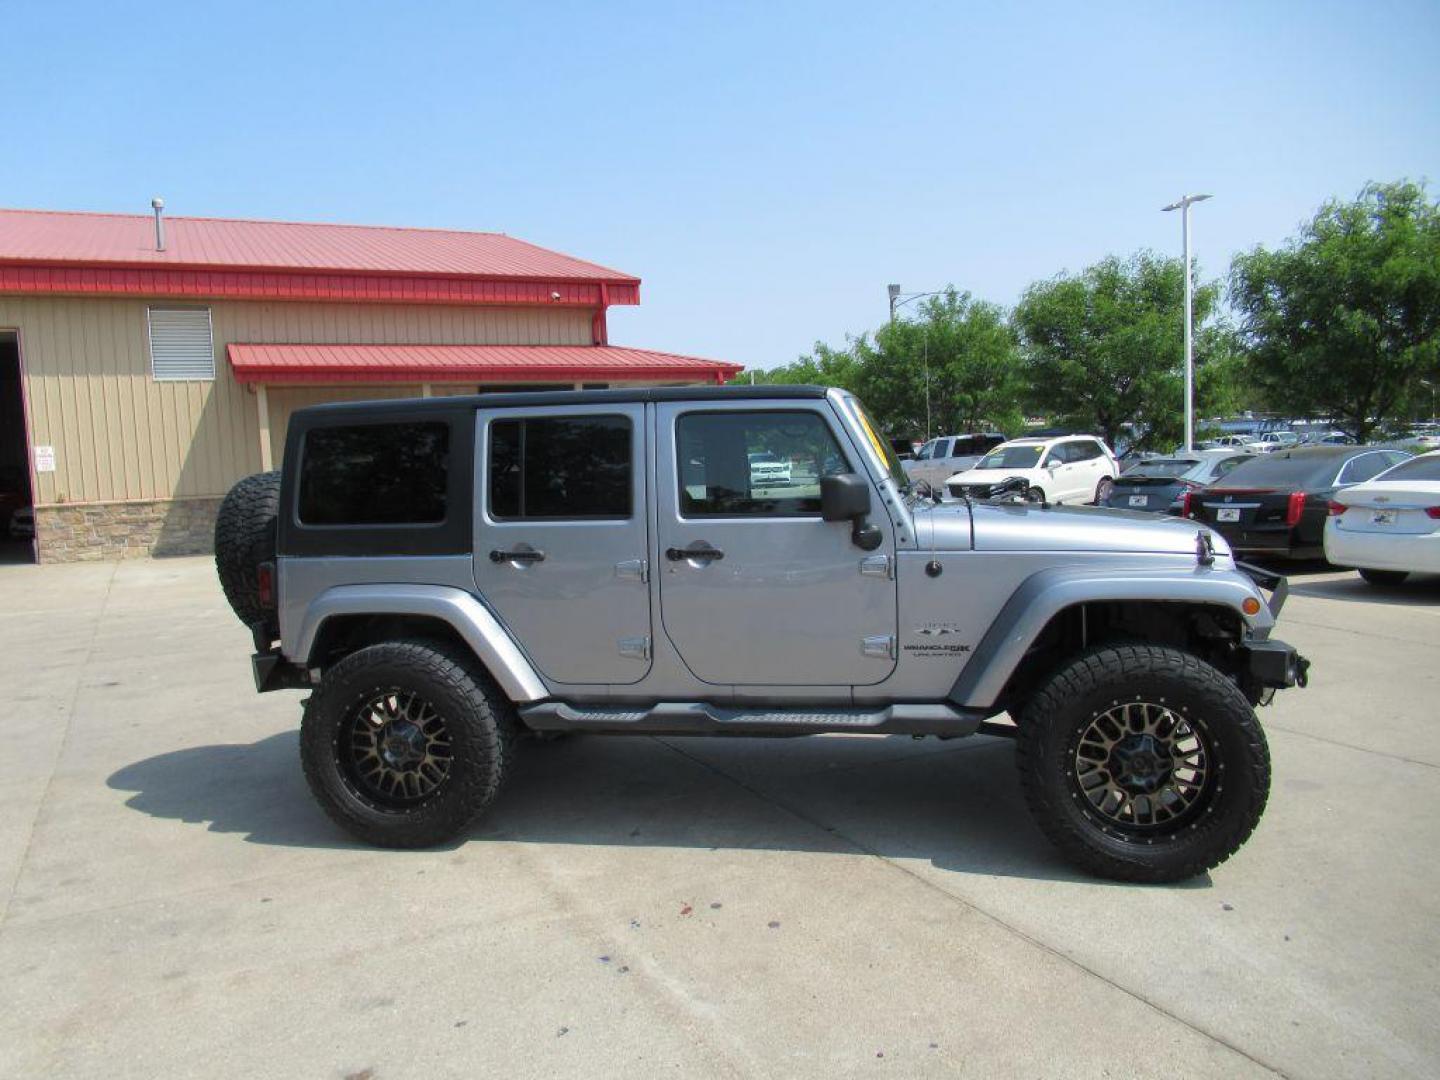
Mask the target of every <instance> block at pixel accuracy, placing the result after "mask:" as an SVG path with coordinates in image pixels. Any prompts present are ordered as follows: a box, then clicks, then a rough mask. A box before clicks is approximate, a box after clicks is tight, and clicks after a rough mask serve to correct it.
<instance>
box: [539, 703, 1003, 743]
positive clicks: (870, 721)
mask: <svg viewBox="0 0 1440 1080" xmlns="http://www.w3.org/2000/svg"><path fill="white" fill-rule="evenodd" d="M987 715H988V714H987V713H985V712H984V711H981V710H978V709H962V708H959V707H958V706H954V705H945V704H916V705H903V704H902V705H887V706H885V707H883V708H878V709H863V708H862V709H832V710H816V709H813V708H811V709H776V708H771V707H765V708H749V709H747V708H730V707H725V706H721V705H712V704H709V703H708V702H659V703H658V704H655V705H651V706H649V707H648V708H647V707H644V706H641V707H638V708H632V709H624V708H615V707H613V706H612V707H609V708H606V707H604V706H600V707H594V708H592V707H589V706H584V705H567V704H565V703H563V702H558V701H547V702H542V703H540V704H538V705H529V706H526V707H525V708H522V709H521V710H520V719H521V720H522V721H523V722H524V723H525V725H526V726H527V727H529V728H530V729H532V730H534V731H603V732H607V733H609V734H623V733H625V732H634V733H635V734H645V735H820V734H824V733H827V732H842V731H849V732H861V733H866V734H870V733H873V734H877V735H942V736H946V737H949V738H956V737H959V736H962V735H973V734H975V733H976V732H977V731H978V730H979V729H980V725H981V723H983V722H984V720H985V718H986V716H987Z"/></svg>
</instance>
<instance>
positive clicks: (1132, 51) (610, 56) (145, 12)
mask: <svg viewBox="0 0 1440 1080" xmlns="http://www.w3.org/2000/svg"><path fill="white" fill-rule="evenodd" d="M676 9H680V10H676ZM0 20H3V22H0V25H3V27H4V38H5V42H6V48H5V61H4V65H5V72H4V85H5V89H4V92H3V94H0V133H3V138H4V143H3V149H0V205H4V206H11V207H42V208H54V209H84V210H109V211H129V212H146V211H147V210H148V203H149V199H150V197H151V196H152V195H155V194H161V195H164V196H165V198H166V200H167V203H168V205H169V207H170V212H172V213H176V214H190V215H218V216H230V217H271V218H285V219H295V220H318V221H343V222H358V223H372V224H392V225H428V226H442V227H452V228H473V229H484V230H493V231H499V232H508V233H511V234H513V235H516V236H520V237H523V238H525V239H527V240H532V241H534V242H536V243H539V244H543V245H546V246H548V247H554V248H558V249H560V250H562V251H566V252H569V253H571V254H574V255H578V256H581V257H583V258H588V259H593V260H595V261H597V262H601V263H605V264H607V265H610V266H614V267H617V268H619V269H622V270H626V271H629V272H631V273H635V274H638V275H640V276H641V277H642V278H643V279H644V281H645V285H644V292H643V300H644V303H643V304H642V305H641V306H640V307H639V308H621V309H617V310H615V311H613V312H612V316H611V340H612V341H615V342H617V343H623V344H631V345H640V346H647V347H652V348H661V349H671V350H675V351H679V352H692V353H697V354H700V355H705V356H712V357H717V358H723V359H730V360H736V361H739V362H741V363H744V364H747V365H749V366H758V367H771V366H773V365H775V364H778V363H785V362H788V361H790V360H792V359H794V358H795V357H796V356H797V355H798V354H800V353H802V352H805V351H807V350H808V349H809V348H810V345H811V343H812V342H813V341H815V340H816V339H821V340H825V341H830V342H835V343H839V342H841V341H842V340H843V338H844V335H845V334H846V333H847V332H859V331H861V330H865V329H867V328H871V327H873V326H875V325H877V324H879V323H880V322H881V321H882V320H883V318H884V316H885V285H886V283H887V282H890V281H896V282H900V283H902V284H903V285H904V286H905V287H906V288H907V290H914V291H919V290H921V289H932V288H939V287H941V286H943V285H945V284H946V283H947V282H954V283H955V284H956V285H957V286H959V287H960V288H963V289H969V290H971V291H973V292H974V293H976V294H977V295H979V296H983V297H986V298H989V299H993V300H996V301H998V302H1001V303H1005V304H1009V303H1013V301H1014V300H1015V299H1016V297H1017V296H1018V295H1019V293H1020V291H1021V290H1022V289H1023V288H1024V287H1025V286H1026V285H1027V284H1028V283H1029V282H1031V281H1034V280H1036V279H1039V278H1044V277H1048V276H1050V275H1053V274H1055V273H1056V272H1058V271H1060V270H1062V269H1071V270H1074V269H1079V268H1080V267H1082V266H1084V265H1086V264H1087V263H1089V262H1092V261H1094V260H1095V259H1097V258H1099V257H1101V256H1103V255H1105V254H1107V253H1110V252H1119V253H1127V252H1130V251H1133V250H1135V249H1137V248H1141V247H1151V248H1157V249H1160V250H1165V251H1175V252H1177V253H1178V250H1179V245H1180V227H1179V222H1178V221H1177V220H1176V215H1173V214H1161V213H1160V212H1159V208H1160V207H1161V206H1162V205H1163V204H1165V203H1167V202H1169V201H1171V200H1172V199H1174V198H1175V197H1177V196H1178V195H1180V194H1182V193H1184V192H1186V191H1209V192H1214V193H1215V200H1214V201H1213V202H1210V203H1207V204H1205V205H1204V206H1202V207H1200V208H1199V209H1197V211H1196V233H1197V236H1196V242H1197V249H1196V250H1197V255H1198V258H1199V261H1200V265H1201V270H1202V272H1203V273H1205V274H1206V275H1207V276H1209V275H1215V274H1218V273H1221V272H1223V270H1224V268H1225V266H1226V265H1227V264H1228V262H1229V258H1230V256H1231V254H1232V253H1234V252H1235V251H1237V250H1242V249H1246V248H1249V247H1251V246H1253V245H1254V244H1257V243H1264V244H1272V245H1273V244H1275V243H1277V242H1280V241H1282V240H1283V239H1284V238H1285V237H1286V236H1288V235H1289V234H1290V233H1291V232H1292V231H1293V229H1294V227H1295V225H1296V224H1297V223H1298V222H1299V221H1300V220H1302V219H1303V218H1305V217H1307V216H1308V215H1309V214H1310V213H1311V212H1312V211H1313V210H1314V208H1315V207H1316V206H1318V205H1319V204H1320V203H1321V202H1322V201H1323V200H1324V199H1326V198H1327V197H1330V196H1334V195H1340V196H1350V195H1353V194H1354V193H1355V192H1356V191H1357V190H1358V189H1359V188H1360V187H1361V185H1362V184H1364V183H1365V182H1366V181H1367V180H1370V179H1379V180H1391V179H1398V178H1401V177H1411V178H1416V179H1430V180H1432V181H1434V183H1435V184H1436V185H1440V5H1437V4H1436V3H1434V2H1430V3H1409V4H1405V3H1363V4H1362V3H1355V4H1350V5H1335V4H1321V3H1293V4H1291V3H1245V4H1223V3H1217V4H1186V5H1178V4H1158V3H1135V4H1125V5H1121V4H1103V3H1075V4H1072V5H1067V6H1060V7H1045V6H1041V5H1032V4H1023V5H999V4H986V5H973V6H972V7H970V8H969V9H968V10H967V8H966V7H963V6H961V5H953V4H945V5H934V6H931V5H926V4H909V5H880V4H873V3H871V4H866V5H863V6H862V5H851V4H843V3H836V2H831V3H816V4H798V3H797V4H778V3H767V4H754V5H751V4H738V3H736V4H717V5H703V6H702V5H685V6H684V7H683V8H681V5H654V6H641V5H638V4H637V5H631V4H597V3H588V4H569V3H560V2H547V3H537V4H514V3H510V4H495V5H489V4H477V3H457V4H452V5H440V4H434V5H424V4H418V3H417V4H400V3H386V4H364V3H344V4H333V5H310V4H305V3H296V2H292V3H285V4H268V3H246V4H233V5H226V6H225V9H224V11H222V10H220V8H219V7H218V6H216V7H212V6H211V5H207V4H195V3H185V4H169V3H163V2H154V3H148V4H144V5H137V6H134V7H128V6H126V5H121V4H109V3H106V4H61V3H51V4H40V3H27V4H12V3H9V2H0ZM1433 190H1435V188H1434V186H1432V191H1433Z"/></svg>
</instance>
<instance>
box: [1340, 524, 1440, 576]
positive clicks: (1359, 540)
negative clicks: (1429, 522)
mask: <svg viewBox="0 0 1440 1080" xmlns="http://www.w3.org/2000/svg"><path fill="white" fill-rule="evenodd" d="M1325 557H1326V558H1327V559H1329V560H1330V561H1331V562H1332V563H1334V564H1335V565H1336V566H1356V567H1360V568H1361V569H1364V570H1403V571H1409V572H1411V573H1423V572H1429V573H1432V574H1440V532H1432V533H1394V534H1388V533H1373V532H1350V531H1347V530H1343V529H1337V528H1334V527H1333V526H1331V527H1327V528H1326V530H1325Z"/></svg>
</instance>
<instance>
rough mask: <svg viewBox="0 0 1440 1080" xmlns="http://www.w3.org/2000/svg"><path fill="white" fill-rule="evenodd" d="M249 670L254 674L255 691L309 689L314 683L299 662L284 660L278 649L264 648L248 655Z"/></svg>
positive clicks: (258, 692)
mask: <svg viewBox="0 0 1440 1080" xmlns="http://www.w3.org/2000/svg"><path fill="white" fill-rule="evenodd" d="M250 670H251V672H252V673H253V674H254V676H255V692H256V693H257V694H268V693H269V692H270V691H271V690H309V689H310V688H311V687H312V686H313V685H314V684H313V683H312V682H311V681H310V673H309V672H308V671H306V670H305V669H304V668H302V667H301V666H300V665H299V664H292V663H291V662H290V661H289V660H286V659H285V657H284V655H283V654H282V653H281V652H280V650H279V649H266V650H264V651H263V652H257V653H254V654H253V655H252V656H251V657H250Z"/></svg>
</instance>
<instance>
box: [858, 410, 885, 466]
mask: <svg viewBox="0 0 1440 1080" xmlns="http://www.w3.org/2000/svg"><path fill="white" fill-rule="evenodd" d="M855 415H856V416H858V417H859V418H860V426H861V427H863V428H864V429H865V435H866V437H867V438H868V439H869V440H870V445H871V447H872V448H873V449H874V450H875V456H876V457H878V458H879V459H880V460H881V461H884V460H885V450H884V448H883V447H882V446H881V445H880V436H878V435H876V434H875V429H874V428H872V427H871V426H870V420H869V418H868V417H867V416H866V415H865V412H864V410H863V409H856V410H855Z"/></svg>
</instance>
